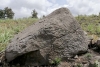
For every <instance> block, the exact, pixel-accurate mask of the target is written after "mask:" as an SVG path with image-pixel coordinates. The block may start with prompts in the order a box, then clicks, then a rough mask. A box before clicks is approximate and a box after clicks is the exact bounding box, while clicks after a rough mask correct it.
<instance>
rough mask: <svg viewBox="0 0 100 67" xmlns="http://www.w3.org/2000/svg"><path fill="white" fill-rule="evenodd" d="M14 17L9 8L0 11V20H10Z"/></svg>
mask: <svg viewBox="0 0 100 67" xmlns="http://www.w3.org/2000/svg"><path fill="white" fill-rule="evenodd" d="M13 17H14V12H13V11H12V9H11V8H8V7H5V8H4V10H0V18H9V19H12V18H13Z"/></svg>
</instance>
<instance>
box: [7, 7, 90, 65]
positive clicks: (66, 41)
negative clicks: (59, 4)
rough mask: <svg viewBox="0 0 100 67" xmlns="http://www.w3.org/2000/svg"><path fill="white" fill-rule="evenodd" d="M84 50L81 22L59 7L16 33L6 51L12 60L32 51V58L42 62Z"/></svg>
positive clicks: (84, 42) (86, 47) (86, 42)
mask: <svg viewBox="0 0 100 67" xmlns="http://www.w3.org/2000/svg"><path fill="white" fill-rule="evenodd" d="M87 49H88V41H87V39H86V37H85V35H84V33H83V31H82V29H81V27H80V25H79V24H78V23H77V21H76V20H75V18H74V17H73V16H72V14H71V13H70V11H69V10H68V9H67V8H59V9H57V10H55V11H54V12H52V13H51V14H49V15H48V16H47V17H45V18H43V19H41V20H39V21H38V22H36V23H34V24H33V25H31V26H29V27H28V28H26V29H25V30H23V31H22V32H20V33H18V34H17V35H15V37H14V38H13V39H12V41H11V43H9V45H8V46H7V48H6V52H5V54H6V59H7V61H8V62H11V61H13V60H14V59H16V58H18V57H19V56H23V55H24V54H28V53H31V56H29V57H30V58H31V61H33V62H34V63H36V64H38V65H45V64H48V63H49V61H50V60H53V59H54V58H56V57H59V58H68V57H73V56H75V55H76V54H80V53H84V52H86V51H87ZM24 59H25V58H24ZM32 59H33V60H32ZM27 61H28V62H29V61H30V60H27ZM24 62H25V61H24Z"/></svg>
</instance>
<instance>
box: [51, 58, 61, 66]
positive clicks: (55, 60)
mask: <svg viewBox="0 0 100 67" xmlns="http://www.w3.org/2000/svg"><path fill="white" fill-rule="evenodd" d="M60 62H61V58H55V59H54V60H52V61H51V64H52V65H59V64H60Z"/></svg>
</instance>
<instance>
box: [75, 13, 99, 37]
mask: <svg viewBox="0 0 100 67" xmlns="http://www.w3.org/2000/svg"><path fill="white" fill-rule="evenodd" d="M75 18H76V19H77V21H78V22H79V23H80V25H81V27H82V28H83V30H85V31H86V32H88V34H94V35H97V36H100V14H99V15H78V16H77V17H75Z"/></svg>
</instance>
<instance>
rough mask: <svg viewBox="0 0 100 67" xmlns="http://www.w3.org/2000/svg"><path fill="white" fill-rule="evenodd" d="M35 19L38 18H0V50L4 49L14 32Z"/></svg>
mask: <svg viewBox="0 0 100 67" xmlns="http://www.w3.org/2000/svg"><path fill="white" fill-rule="evenodd" d="M37 20H38V19H34V18H23V19H17V20H12V19H0V51H1V50H3V49H5V46H6V45H7V44H8V43H9V41H10V39H11V38H12V37H13V36H14V35H15V34H17V33H18V32H20V31H21V30H23V29H24V28H25V27H28V26H29V25H31V24H33V23H34V22H36V21H37Z"/></svg>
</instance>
